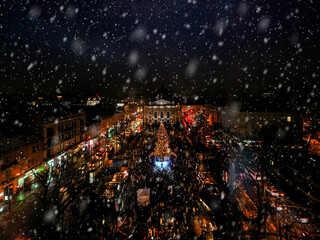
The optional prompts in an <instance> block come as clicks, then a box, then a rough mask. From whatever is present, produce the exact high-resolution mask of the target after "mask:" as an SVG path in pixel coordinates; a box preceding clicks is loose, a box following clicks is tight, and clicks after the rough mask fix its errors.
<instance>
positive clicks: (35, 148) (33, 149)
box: [32, 145, 39, 153]
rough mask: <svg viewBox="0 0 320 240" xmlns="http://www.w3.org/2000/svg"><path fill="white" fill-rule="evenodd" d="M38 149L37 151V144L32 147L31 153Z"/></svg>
mask: <svg viewBox="0 0 320 240" xmlns="http://www.w3.org/2000/svg"><path fill="white" fill-rule="evenodd" d="M38 151H39V146H38V145H36V146H33V147H32V152H33V153H35V152H38Z"/></svg>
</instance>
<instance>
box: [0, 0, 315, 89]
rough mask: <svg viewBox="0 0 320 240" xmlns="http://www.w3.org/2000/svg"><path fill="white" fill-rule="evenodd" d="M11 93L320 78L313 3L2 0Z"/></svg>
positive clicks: (281, 84)
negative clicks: (162, 83) (163, 83)
mask: <svg viewBox="0 0 320 240" xmlns="http://www.w3.org/2000/svg"><path fill="white" fill-rule="evenodd" d="M0 9H1V10H0V11H1V18H0V44H1V49H0V56H1V57H0V63H1V73H0V74H1V75H0V79H1V85H2V88H1V92H17V91H22V92H39V91H40V92H45V91H48V92H57V93H61V94H64V93H70V92H73V93H77V92H82V93H85V94H94V93H99V94H101V95H114V94H121V93H125V94H127V93H131V94H132V93H136V92H142V93H148V92H151V91H153V90H154V89H155V88H158V87H159V86H160V85H161V82H162V81H164V82H165V84H166V86H167V87H169V88H171V89H172V90H173V91H174V92H176V93H178V94H181V95H185V94H190V93H195V94H200V93H202V92H203V93H206V94H218V93H219V92H223V91H227V92H232V93H234V94H241V93H253V92H256V91H260V90H262V89H270V88H274V87H276V88H287V87H288V86H292V85H295V84H297V83H301V82H303V83H305V84H308V82H312V81H313V82H314V81H315V80H316V79H317V78H319V72H320V70H319V66H320V64H319V63H320V61H319V59H320V58H319V53H320V50H319V49H320V48H319V47H320V41H319V39H320V34H319V29H320V28H319V27H320V26H319V25H320V19H319V18H320V17H319V12H317V11H316V9H317V5H316V1H314V0H303V1H280V0H271V1H262V0H256V1H231V0H229V1H228V0H226V1H221V0H217V1H214V0H211V1H209V0H207V1H206V0H202V1H201V0H198V1H196V0H176V1H174V0H162V1H160V0H154V1H142V0H141V1H129V0H123V1H113V0H108V1H99V0H96V1H27V0H22V1H11V0H7V1H2V3H1V4H0Z"/></svg>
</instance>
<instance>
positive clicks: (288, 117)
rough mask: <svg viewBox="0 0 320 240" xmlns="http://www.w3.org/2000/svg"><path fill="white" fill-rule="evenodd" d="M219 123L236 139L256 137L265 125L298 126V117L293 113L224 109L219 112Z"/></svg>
mask: <svg viewBox="0 0 320 240" xmlns="http://www.w3.org/2000/svg"><path fill="white" fill-rule="evenodd" d="M219 122H220V123H221V125H222V126H223V127H224V128H226V129H229V130H230V131H231V132H233V133H235V134H237V136H238V137H244V136H255V137H258V133H259V131H260V129H261V128H262V127H263V126H265V125H268V124H269V125H274V126H277V127H280V126H283V125H285V124H299V117H298V116H297V115H296V114H293V113H279V112H238V111H232V110H228V109H224V110H222V111H221V114H220V118H219Z"/></svg>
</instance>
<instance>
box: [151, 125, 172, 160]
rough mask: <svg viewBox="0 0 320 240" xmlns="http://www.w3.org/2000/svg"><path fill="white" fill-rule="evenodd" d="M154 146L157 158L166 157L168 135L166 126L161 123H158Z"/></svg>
mask: <svg viewBox="0 0 320 240" xmlns="http://www.w3.org/2000/svg"><path fill="white" fill-rule="evenodd" d="M155 145H156V146H155V148H154V155H155V156H156V157H158V158H162V159H163V158H167V157H168V156H169V154H170V148H169V136H168V133H167V130H166V128H165V127H164V125H163V123H161V124H160V127H159V130H158V134H157V142H156V144H155Z"/></svg>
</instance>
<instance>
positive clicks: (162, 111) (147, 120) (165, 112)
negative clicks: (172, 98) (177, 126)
mask: <svg viewBox="0 0 320 240" xmlns="http://www.w3.org/2000/svg"><path fill="white" fill-rule="evenodd" d="M161 120H162V121H163V122H167V123H170V124H174V123H177V122H180V121H181V107H180V105H163V106H158V105H147V106H145V107H144V111H143V122H144V124H146V125H152V124H154V123H159V122H160V121H161Z"/></svg>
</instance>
